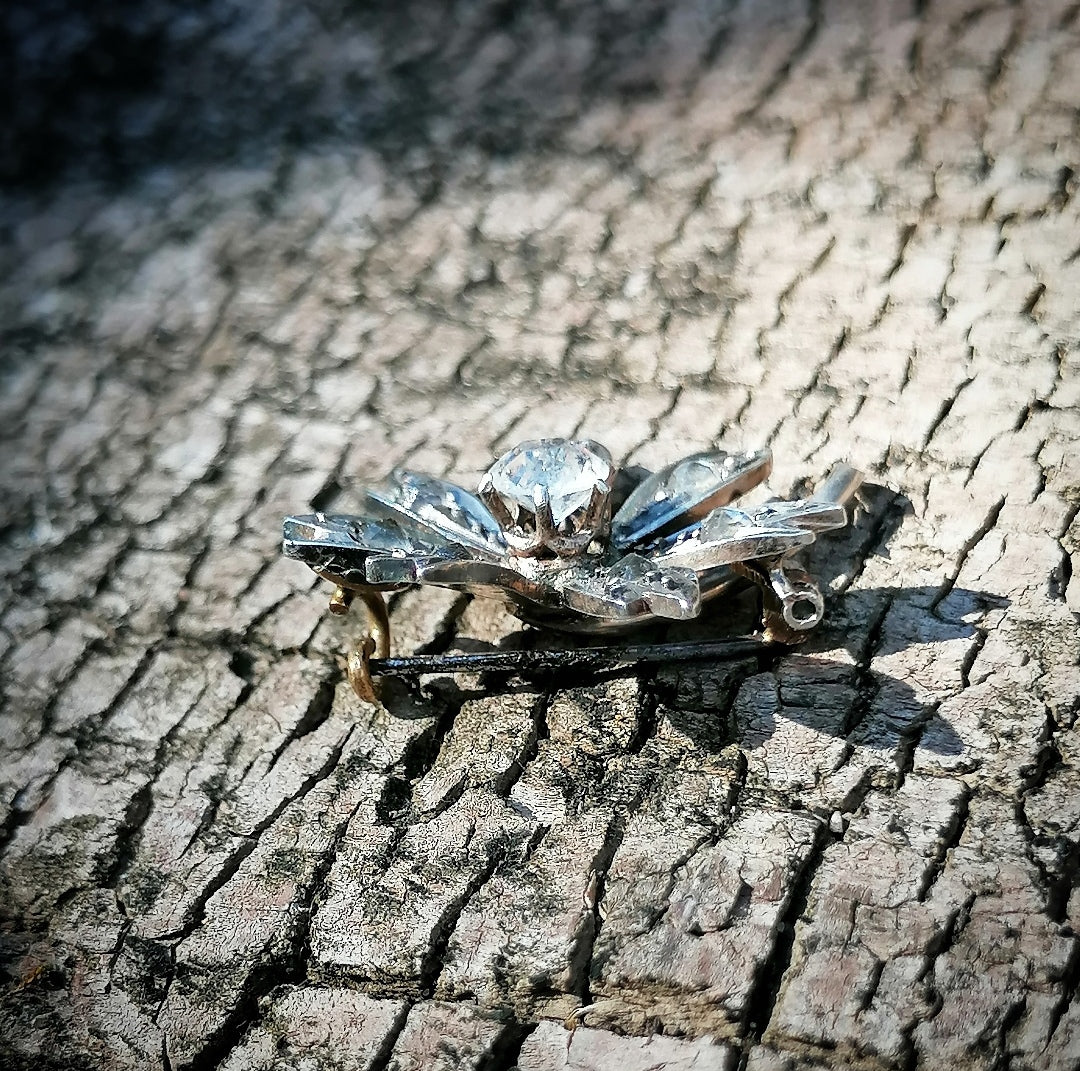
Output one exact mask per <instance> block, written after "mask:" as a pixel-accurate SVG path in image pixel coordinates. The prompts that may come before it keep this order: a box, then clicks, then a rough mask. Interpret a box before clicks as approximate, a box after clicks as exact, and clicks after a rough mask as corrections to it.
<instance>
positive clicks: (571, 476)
mask: <svg viewBox="0 0 1080 1071" xmlns="http://www.w3.org/2000/svg"><path fill="white" fill-rule="evenodd" d="M488 475H489V476H490V478H491V483H492V486H493V487H494V489H495V491H496V493H498V495H499V496H500V497H501V498H502V499H503V501H504V502H506V503H507V504H511V503H512V504H514V505H516V506H518V507H521V508H523V509H525V510H527V511H528V512H530V513H532V512H533V510H534V509H535V502H536V493H537V489H538V488H543V489H545V490H546V491H547V496H548V498H549V499H550V502H551V516H552V520H553V521H554V523H555V525H556V526H558V525H560V524H562V522H563V521H565V520H566V519H567V518H568V517H571V516H572V515H573V514H575V513H577V512H578V511H579V510H582V509H584V508H585V507H586V506H587V505H588V504H589V499H590V498H591V497H592V493H593V488H594V487H595V486H596V485H597V484H598V483H604V482H606V481H608V480H609V479H610V477H611V457H610V455H608V453H607V451H606V450H604V448H603V447H601V446H598V445H597V444H596V443H587V442H572V441H570V440H568V439H533V440H530V441H528V442H523V443H520V444H519V445H518V446H515V447H514V449H513V450H511V451H509V452H508V453H506V454H503V456H502V457H500V458H499V460H498V461H496V462H495V464H494V465H492V466H491V468H490V469H489V470H488Z"/></svg>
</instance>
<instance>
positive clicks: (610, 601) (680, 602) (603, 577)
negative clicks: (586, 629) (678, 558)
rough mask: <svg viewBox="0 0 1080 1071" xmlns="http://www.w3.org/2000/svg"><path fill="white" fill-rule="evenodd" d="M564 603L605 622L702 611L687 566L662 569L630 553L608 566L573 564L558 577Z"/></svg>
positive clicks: (684, 617) (686, 615)
mask: <svg viewBox="0 0 1080 1071" xmlns="http://www.w3.org/2000/svg"><path fill="white" fill-rule="evenodd" d="M558 587H559V590H560V591H561V592H562V596H563V601H564V602H565V603H566V605H567V607H568V608H569V609H571V610H574V611H576V612H577V613H579V614H586V615H588V616H590V617H598V618H605V619H609V620H627V619H633V618H639V617H643V616H647V615H650V614H652V615H655V616H656V617H665V618H671V619H674V620H678V621H684V620H687V619H688V618H692V617H697V615H698V614H699V613H700V612H701V592H700V590H699V588H698V582H697V576H696V575H695V573H694V572H693V571H692V570H690V569H680V568H661V567H659V566H657V565H656V564H655V563H653V562H651V561H650V560H649V559H648V558H645V557H642V555H640V554H628V555H626V557H624V558H621V559H620V560H619V561H618V562H616V563H615V564H614V565H613V566H611V567H610V568H590V567H588V566H580V565H578V566H574V567H573V568H571V569H568V570H566V572H564V573H563V574H561V575H560V577H559V580H558Z"/></svg>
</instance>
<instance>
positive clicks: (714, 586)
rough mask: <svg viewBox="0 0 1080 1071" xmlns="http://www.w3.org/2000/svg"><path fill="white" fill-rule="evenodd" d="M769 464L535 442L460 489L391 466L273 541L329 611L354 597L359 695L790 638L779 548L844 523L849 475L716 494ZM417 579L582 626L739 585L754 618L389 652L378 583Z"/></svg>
mask: <svg viewBox="0 0 1080 1071" xmlns="http://www.w3.org/2000/svg"><path fill="white" fill-rule="evenodd" d="M771 470H772V456H771V454H770V452H769V451H768V450H755V451H750V452H745V453H729V452H727V451H723V450H713V451H707V452H704V453H697V454H691V455H690V456H689V457H685V458H683V459H682V460H680V461H677V462H675V463H674V464H672V465H668V466H667V467H666V468H663V469H661V470H660V471H658V472H654V473H652V474H645V475H643V476H640V475H639V477H638V479H637V480H636V481H635V480H634V474H633V473H628V472H624V473H622V474H621V475H622V478H621V479H619V476H620V474H619V473H618V471H617V469H616V466H615V464H614V462H613V461H612V459H611V455H610V454H609V453H608V451H607V450H606V449H604V447H602V446H600V445H599V444H598V443H595V442H591V441H588V440H581V441H573V440H567V439H538V440H533V441H529V442H523V443H521V444H520V445H518V446H516V447H514V449H512V450H510V451H508V452H507V453H505V454H504V455H503V456H502V457H500V458H499V459H498V460H497V461H496V462H495V463H494V464H493V465H492V466H491V468H490V469H488V471H487V472H486V473H485V474H484V475H483V477H482V478H481V480H480V485H479V488H478V489H477V492H476V494H472V493H470V492H469V491H466V490H465V489H464V488H462V487H459V486H457V485H456V484H453V483H448V482H447V481H445V480H440V479H436V478H433V477H431V476H422V475H420V474H418V473H414V472H406V471H400V470H399V471H397V472H395V473H394V474H393V475H392V476H391V477H390V478H389V480H387V481H386V482H385V483H384V484H382V485H380V486H378V487H373V488H368V489H364V490H361V491H359V493H358V496H357V497H358V502H357V506H358V510H359V512H357V513H355V514H332V513H314V514H309V515H306V516H298V517H287V518H285V523H284V544H283V550H284V553H285V554H286V555H287V556H288V557H290V558H295V559H297V560H298V561H301V562H303V563H304V564H305V565H307V566H309V567H310V568H311V569H313V570H314V571H315V572H316V573H317V574H318V575H319V576H321V577H322V578H323V579H325V580H328V581H329V582H330V583H331V584H333V585H334V593H333V595H332V596H331V599H330V609H331V610H332V611H334V612H335V613H345V612H346V611H347V610H348V608H349V605H350V603H351V602H352V601H353V600H354V599H356V598H360V599H361V601H362V602H363V603H364V605H365V606H366V607H367V609H368V612H369V617H370V624H369V630H368V633H367V635H366V636H365V637H364V638H363V640H362V641H361V643H360V644H359V646H358V648H357V650H356V651H354V652H353V654H352V655H350V657H349V679H350V681H351V682H352V685H353V687H354V689H355V690H356V691H357V694H359V695H360V696H361V698H364V699H367V700H373V699H374V698H375V689H374V684H373V681H372V676H373V674H374V675H377V674H380V673H384V674H385V673H394V674H402V675H409V674H419V673H430V672H446V671H450V672H453V671H458V670H506V671H515V670H516V671H520V672H527V671H528V670H530V669H534V670H535V669H540V670H543V669H556V668H559V667H560V666H565V667H583V668H602V667H606V666H610V667H618V666H624V665H634V664H637V663H641V662H659V661H670V660H680V659H689V658H725V657H728V658H730V657H741V656H742V655H744V654H746V653H748V652H750V651H752V650H759V649H760V648H761V647H762V646H764V645H767V644H775V643H796V642H799V640H801V639H803V638H805V636H806V635H807V633H808V632H809V631H810V630H811V629H813V628H814V626H815V625H817V624H818V622H820V620H821V618H822V615H823V613H824V599H823V598H822V593H821V588H820V587H819V585H818V583H817V582H816V581H815V580H814V579H813V577H811V576H810V575H809V574H807V573H806V572H805V571H804V570H803V569H802V568H800V567H799V566H798V565H797V564H796V563H795V557H794V556H795V555H797V554H798V552H799V551H802V550H804V549H805V548H806V547H807V546H809V544H811V543H813V542H814V540H815V538H816V537H817V535H818V534H819V533H821V532H826V531H830V530H832V529H837V528H842V527H844V525H846V524H847V511H846V508H845V505H846V503H847V502H848V500H849V499H850V498H851V496H852V495H853V494H854V492H855V490H856V489H857V488H858V486H859V484H860V483H861V482H862V474H861V473H859V472H858V471H857V470H855V469H853V468H852V467H851V466H850V465H839V466H837V467H836V468H835V469H834V470H833V471H832V472H831V473H830V474H829V475H828V476H827V477H826V479H825V480H824V481H823V482H822V483H821V484H819V485H818V486H817V487H816V488H815V489H814V491H813V492H812V493H811V495H810V496H809V497H808V498H803V499H794V500H778V499H770V500H767V501H764V502H761V503H760V504H757V505H753V506H750V505H747V506H740V507H736V506H735V505H733V503H734V502H735V501H736V500H737V499H739V498H740V496H742V495H744V494H745V493H746V492H748V491H750V490H751V489H752V488H754V487H756V486H757V485H758V484H760V483H761V482H762V481H763V480H765V479H766V478H767V477H768V475H769V473H770V471H771ZM620 492H622V494H621V495H620ZM417 584H435V585H438V586H440V587H447V588H453V589H455V590H459V591H465V592H469V593H471V594H473V595H477V596H482V597H494V598H499V599H501V600H503V601H504V602H505V603H506V604H507V606H508V608H509V609H510V611H511V612H512V613H514V614H516V615H517V616H518V617H520V618H522V619H523V620H525V621H527V622H529V623H530V624H533V625H537V626H540V627H543V628H550V629H558V630H561V631H565V632H579V633H590V634H594V633H609V632H624V631H630V630H632V629H635V628H637V627H639V626H641V625H644V624H648V623H650V622H656V621H663V620H667V621H686V620H689V619H692V618H696V617H698V616H699V615H700V614H701V612H702V608H703V607H704V606H705V604H706V603H708V602H709V601H710V600H712V599H714V598H716V597H717V596H720V595H722V594H724V593H726V592H730V591H732V590H733V589H734V588H735V587H737V586H745V585H747V584H752V585H756V587H757V588H758V589H759V590H760V592H761V595H762V599H761V607H762V610H761V624H762V627H761V631H760V632H757V633H755V634H754V635H752V636H748V637H743V638H739V639H734V640H730V639H729V640H721V641H715V642H712V643H696V644H693V643H681V644H651V645H640V644H639V645H636V646H618V647H596V646H583V645H578V646H577V647H575V648H573V649H570V650H564V651H552V650H545V651H496V652H485V653H476V654H456V655H455V654H449V655H417V656H412V657H410V658H390V650H389V648H390V627H389V621H388V617H387V612H386V604H385V601H384V598H383V593H384V592H391V591H398V590H401V589H403V588H407V587H411V586H413V585H417Z"/></svg>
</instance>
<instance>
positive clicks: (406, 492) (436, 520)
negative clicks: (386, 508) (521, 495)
mask: <svg viewBox="0 0 1080 1071" xmlns="http://www.w3.org/2000/svg"><path fill="white" fill-rule="evenodd" d="M369 494H370V496H371V497H372V498H374V499H377V500H378V501H380V502H384V503H386V504H388V505H391V506H393V507H395V509H398V510H400V511H402V512H405V513H408V514H409V515H410V516H413V517H415V518H417V519H418V520H419V521H421V522H423V523H425V524H427V525H430V526H431V527H434V528H435V529H437V530H438V531H439V532H440V533H441V534H442V535H443V536H444V537H445V538H447V539H448V540H450V541H451V542H456V543H464V544H466V545H467V546H470V547H474V548H476V549H478V550H480V551H483V552H486V553H487V554H499V553H500V552H501V551H503V550H504V549H505V547H506V541H505V540H504V539H503V535H502V530H501V529H500V528H499V523H498V521H496V520H495V518H494V517H493V516H492V515H491V513H490V511H489V510H488V508H487V506H485V505H484V503H483V502H481V501H480V499H479V498H477V497H476V495H474V494H471V493H470V492H469V491H466V490H465V488H463V487H459V486H458V485H457V484H454V483H450V482H449V481H447V480H439V479H436V478H435V477H434V476H424V475H421V474H420V473H417V472H406V471H405V470H403V469H399V470H398V471H396V472H394V473H393V474H392V476H391V477H390V479H389V480H388V481H387V483H386V485H385V486H384V487H381V488H379V489H377V490H374V491H370V492H369Z"/></svg>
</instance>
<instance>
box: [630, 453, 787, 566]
mask: <svg viewBox="0 0 1080 1071" xmlns="http://www.w3.org/2000/svg"><path fill="white" fill-rule="evenodd" d="M771 469H772V454H771V453H770V452H769V451H768V450H754V451H751V452H749V453H736V454H730V453H728V452H727V451H724V450H713V451H707V452H705V453H700V454H691V455H690V456H689V457H684V458H683V459H682V460H681V461H677V462H675V464H674V465H669V466H668V467H667V468H664V469H661V470H660V471H659V472H656V473H653V475H652V476H648V477H646V478H645V479H644V480H643V481H642V482H641V483H640V484H639V485H638V487H637V488H635V490H634V491H633V492H632V493H631V494H630V497H629V498H627V500H626V501H625V502H624V503H623V505H622V508H621V509H620V510H619V512H618V513H617V514H616V515H615V517H614V519H613V520H612V522H611V543H612V546H614V547H617V548H619V549H623V548H626V547H631V546H636V545H639V544H642V543H646V542H649V541H650V540H653V539H655V538H657V537H658V536H662V535H665V534H668V533H671V532H676V531H678V530H679V529H681V528H686V527H687V526H688V525H690V524H693V523H694V522H695V521H698V520H701V518H703V517H704V516H705V515H706V514H707V513H708V512H709V511H710V510H713V509H716V508H717V507H719V506H726V505H727V504H728V503H729V502H731V501H732V500H733V499H734V498H736V497H737V496H738V495H741V494H743V493H744V492H745V491H748V490H750V488H751V487H756V486H757V485H758V484H759V483H760V482H761V481H762V480H764V479H765V478H766V477H767V476H768V475H769V472H770V471H771Z"/></svg>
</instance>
